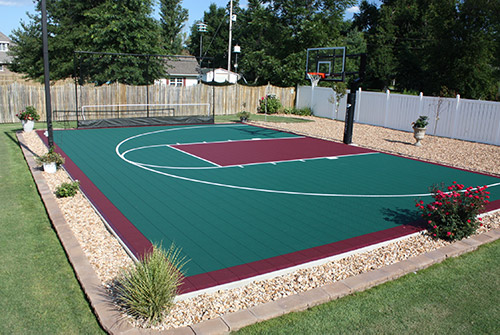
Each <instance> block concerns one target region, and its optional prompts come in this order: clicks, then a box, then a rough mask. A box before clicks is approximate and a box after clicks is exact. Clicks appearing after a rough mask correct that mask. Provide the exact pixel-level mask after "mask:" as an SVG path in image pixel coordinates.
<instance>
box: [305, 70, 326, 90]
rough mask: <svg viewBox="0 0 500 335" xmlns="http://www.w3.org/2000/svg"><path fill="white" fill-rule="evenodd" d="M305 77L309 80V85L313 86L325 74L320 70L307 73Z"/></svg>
mask: <svg viewBox="0 0 500 335" xmlns="http://www.w3.org/2000/svg"><path fill="white" fill-rule="evenodd" d="M307 78H309V80H310V81H311V86H312V87H313V88H315V87H316V86H318V83H319V81H320V80H321V79H324V78H325V74H324V73H321V72H310V73H308V74H307Z"/></svg>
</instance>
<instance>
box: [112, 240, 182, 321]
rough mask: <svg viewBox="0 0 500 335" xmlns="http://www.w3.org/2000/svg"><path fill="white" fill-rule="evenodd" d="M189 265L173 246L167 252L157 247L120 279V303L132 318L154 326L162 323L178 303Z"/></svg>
mask: <svg viewBox="0 0 500 335" xmlns="http://www.w3.org/2000/svg"><path fill="white" fill-rule="evenodd" d="M185 264H186V262H185V261H184V258H183V257H182V258H181V257H180V250H179V249H177V248H176V247H175V246H174V245H173V244H172V245H171V246H170V248H169V249H168V250H166V251H165V250H164V249H163V248H162V247H161V245H154V246H153V249H152V251H151V252H149V253H147V254H146V255H145V256H144V258H143V260H141V261H140V262H137V263H135V264H134V266H133V267H132V268H131V269H128V270H125V271H123V272H122V273H121V274H120V276H119V277H118V280H117V282H118V285H117V293H118V299H119V302H120V303H121V305H122V306H123V307H124V308H125V310H126V311H127V313H128V314H129V315H131V316H133V317H138V318H144V319H145V320H146V321H147V322H149V323H150V324H158V323H161V322H162V320H163V316H164V313H167V312H168V311H169V310H170V309H171V308H172V306H173V304H174V298H175V296H176V295H177V293H178V287H179V285H180V284H181V283H182V278H183V275H182V272H181V271H182V268H183V267H184V265H185Z"/></svg>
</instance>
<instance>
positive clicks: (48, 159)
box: [35, 147, 64, 167]
mask: <svg viewBox="0 0 500 335" xmlns="http://www.w3.org/2000/svg"><path fill="white" fill-rule="evenodd" d="M35 159H36V161H37V163H38V164H39V165H43V164H48V163H56V165H57V166H58V167H59V166H60V165H63V164H64V158H63V157H62V156H61V155H60V154H58V153H57V152H55V151H54V147H51V148H50V149H49V152H47V153H46V154H45V155H41V156H38V157H36V158H35Z"/></svg>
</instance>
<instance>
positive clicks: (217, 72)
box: [201, 68, 240, 84]
mask: <svg viewBox="0 0 500 335" xmlns="http://www.w3.org/2000/svg"><path fill="white" fill-rule="evenodd" d="M239 79H240V75H239V74H237V73H235V72H232V71H231V72H230V73H229V80H228V73H227V70H226V69H222V68H218V69H208V68H203V69H201V80H202V81H204V82H206V83H210V82H212V81H215V82H216V83H224V82H227V81H229V82H230V83H231V84H236V82H237V81H238V80H239Z"/></svg>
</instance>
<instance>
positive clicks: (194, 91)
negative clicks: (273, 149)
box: [0, 81, 296, 123]
mask: <svg viewBox="0 0 500 335" xmlns="http://www.w3.org/2000/svg"><path fill="white" fill-rule="evenodd" d="M295 93H296V92H295V88H290V87H285V88H284V87H276V86H271V85H268V86H259V87H250V86H242V85H231V86H209V85H204V84H199V85H194V86H190V87H173V86H166V85H150V86H148V87H146V86H127V85H123V84H111V85H103V86H94V85H85V86H79V87H78V108H79V110H81V107H82V106H89V105H127V104H146V103H149V104H206V103H208V104H210V105H211V106H214V110H215V115H226V114H235V113H237V112H241V111H244V110H246V111H248V112H253V113H255V112H257V107H258V105H259V99H260V98H261V97H263V96H264V95H265V94H275V95H276V96H277V97H278V98H279V99H280V101H281V103H282V104H283V106H284V107H293V106H294V104H295ZM148 97H149V99H148ZM51 101H52V110H53V111H54V113H55V114H57V113H59V112H62V111H65V112H67V113H70V114H67V115H71V116H74V117H76V114H74V113H73V112H76V105H75V85H74V83H72V82H71V81H65V82H63V83H56V84H53V85H51ZM26 106H34V107H35V108H36V109H37V110H38V112H39V113H40V114H41V120H43V121H45V120H46V115H45V91H44V86H43V85H41V84H33V83H24V82H13V83H10V84H8V85H0V123H11V122H18V121H19V120H18V119H17V118H16V114H17V113H19V111H21V110H22V109H24V108H25V107H26ZM74 117H72V118H74Z"/></svg>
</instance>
